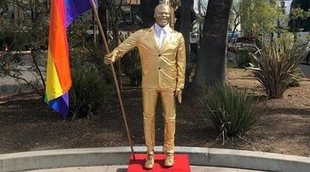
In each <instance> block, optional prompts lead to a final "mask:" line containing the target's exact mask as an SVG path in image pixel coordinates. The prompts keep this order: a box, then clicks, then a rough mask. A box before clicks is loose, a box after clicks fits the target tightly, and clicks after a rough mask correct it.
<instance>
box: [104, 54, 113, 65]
mask: <svg viewBox="0 0 310 172" xmlns="http://www.w3.org/2000/svg"><path fill="white" fill-rule="evenodd" d="M115 60H116V53H111V54H106V55H105V56H104V63H105V64H112V63H114V62H115Z"/></svg>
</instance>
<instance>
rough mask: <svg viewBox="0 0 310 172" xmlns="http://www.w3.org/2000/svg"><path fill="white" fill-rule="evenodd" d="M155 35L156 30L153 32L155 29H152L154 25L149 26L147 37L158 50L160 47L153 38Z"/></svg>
mask: <svg viewBox="0 0 310 172" xmlns="http://www.w3.org/2000/svg"><path fill="white" fill-rule="evenodd" d="M155 36H156V32H155V29H154V25H153V26H152V27H151V28H150V33H149V37H150V40H151V41H152V45H154V47H156V49H157V50H158V51H160V48H159V46H158V44H157V42H156V40H155Z"/></svg>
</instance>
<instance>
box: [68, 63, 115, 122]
mask: <svg viewBox="0 0 310 172" xmlns="http://www.w3.org/2000/svg"><path fill="white" fill-rule="evenodd" d="M72 78H73V87H72V89H71V90H70V117H72V119H75V118H83V117H90V116H92V115H93V114H94V113H95V112H96V111H97V110H98V109H99V108H100V107H101V105H103V102H104V99H105V98H106V97H108V96H109V94H108V92H107V91H106V90H107V87H106V84H105V82H104V80H103V79H102V77H100V76H99V74H98V72H96V71H94V70H92V71H91V70H90V69H83V68H81V69H74V70H72Z"/></svg>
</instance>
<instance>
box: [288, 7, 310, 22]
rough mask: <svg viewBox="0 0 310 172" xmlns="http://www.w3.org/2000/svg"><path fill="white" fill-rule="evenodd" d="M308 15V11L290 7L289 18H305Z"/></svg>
mask: <svg viewBox="0 0 310 172" xmlns="http://www.w3.org/2000/svg"><path fill="white" fill-rule="evenodd" d="M309 17H310V11H304V10H303V9H301V8H293V9H291V19H298V18H299V19H302V20H304V19H307V18H309Z"/></svg>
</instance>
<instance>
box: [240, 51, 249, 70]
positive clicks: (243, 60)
mask: <svg viewBox="0 0 310 172" xmlns="http://www.w3.org/2000/svg"><path fill="white" fill-rule="evenodd" d="M236 60H237V64H238V67H239V68H244V67H248V66H249V63H250V62H251V58H250V54H249V52H248V51H237V53H236Z"/></svg>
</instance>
